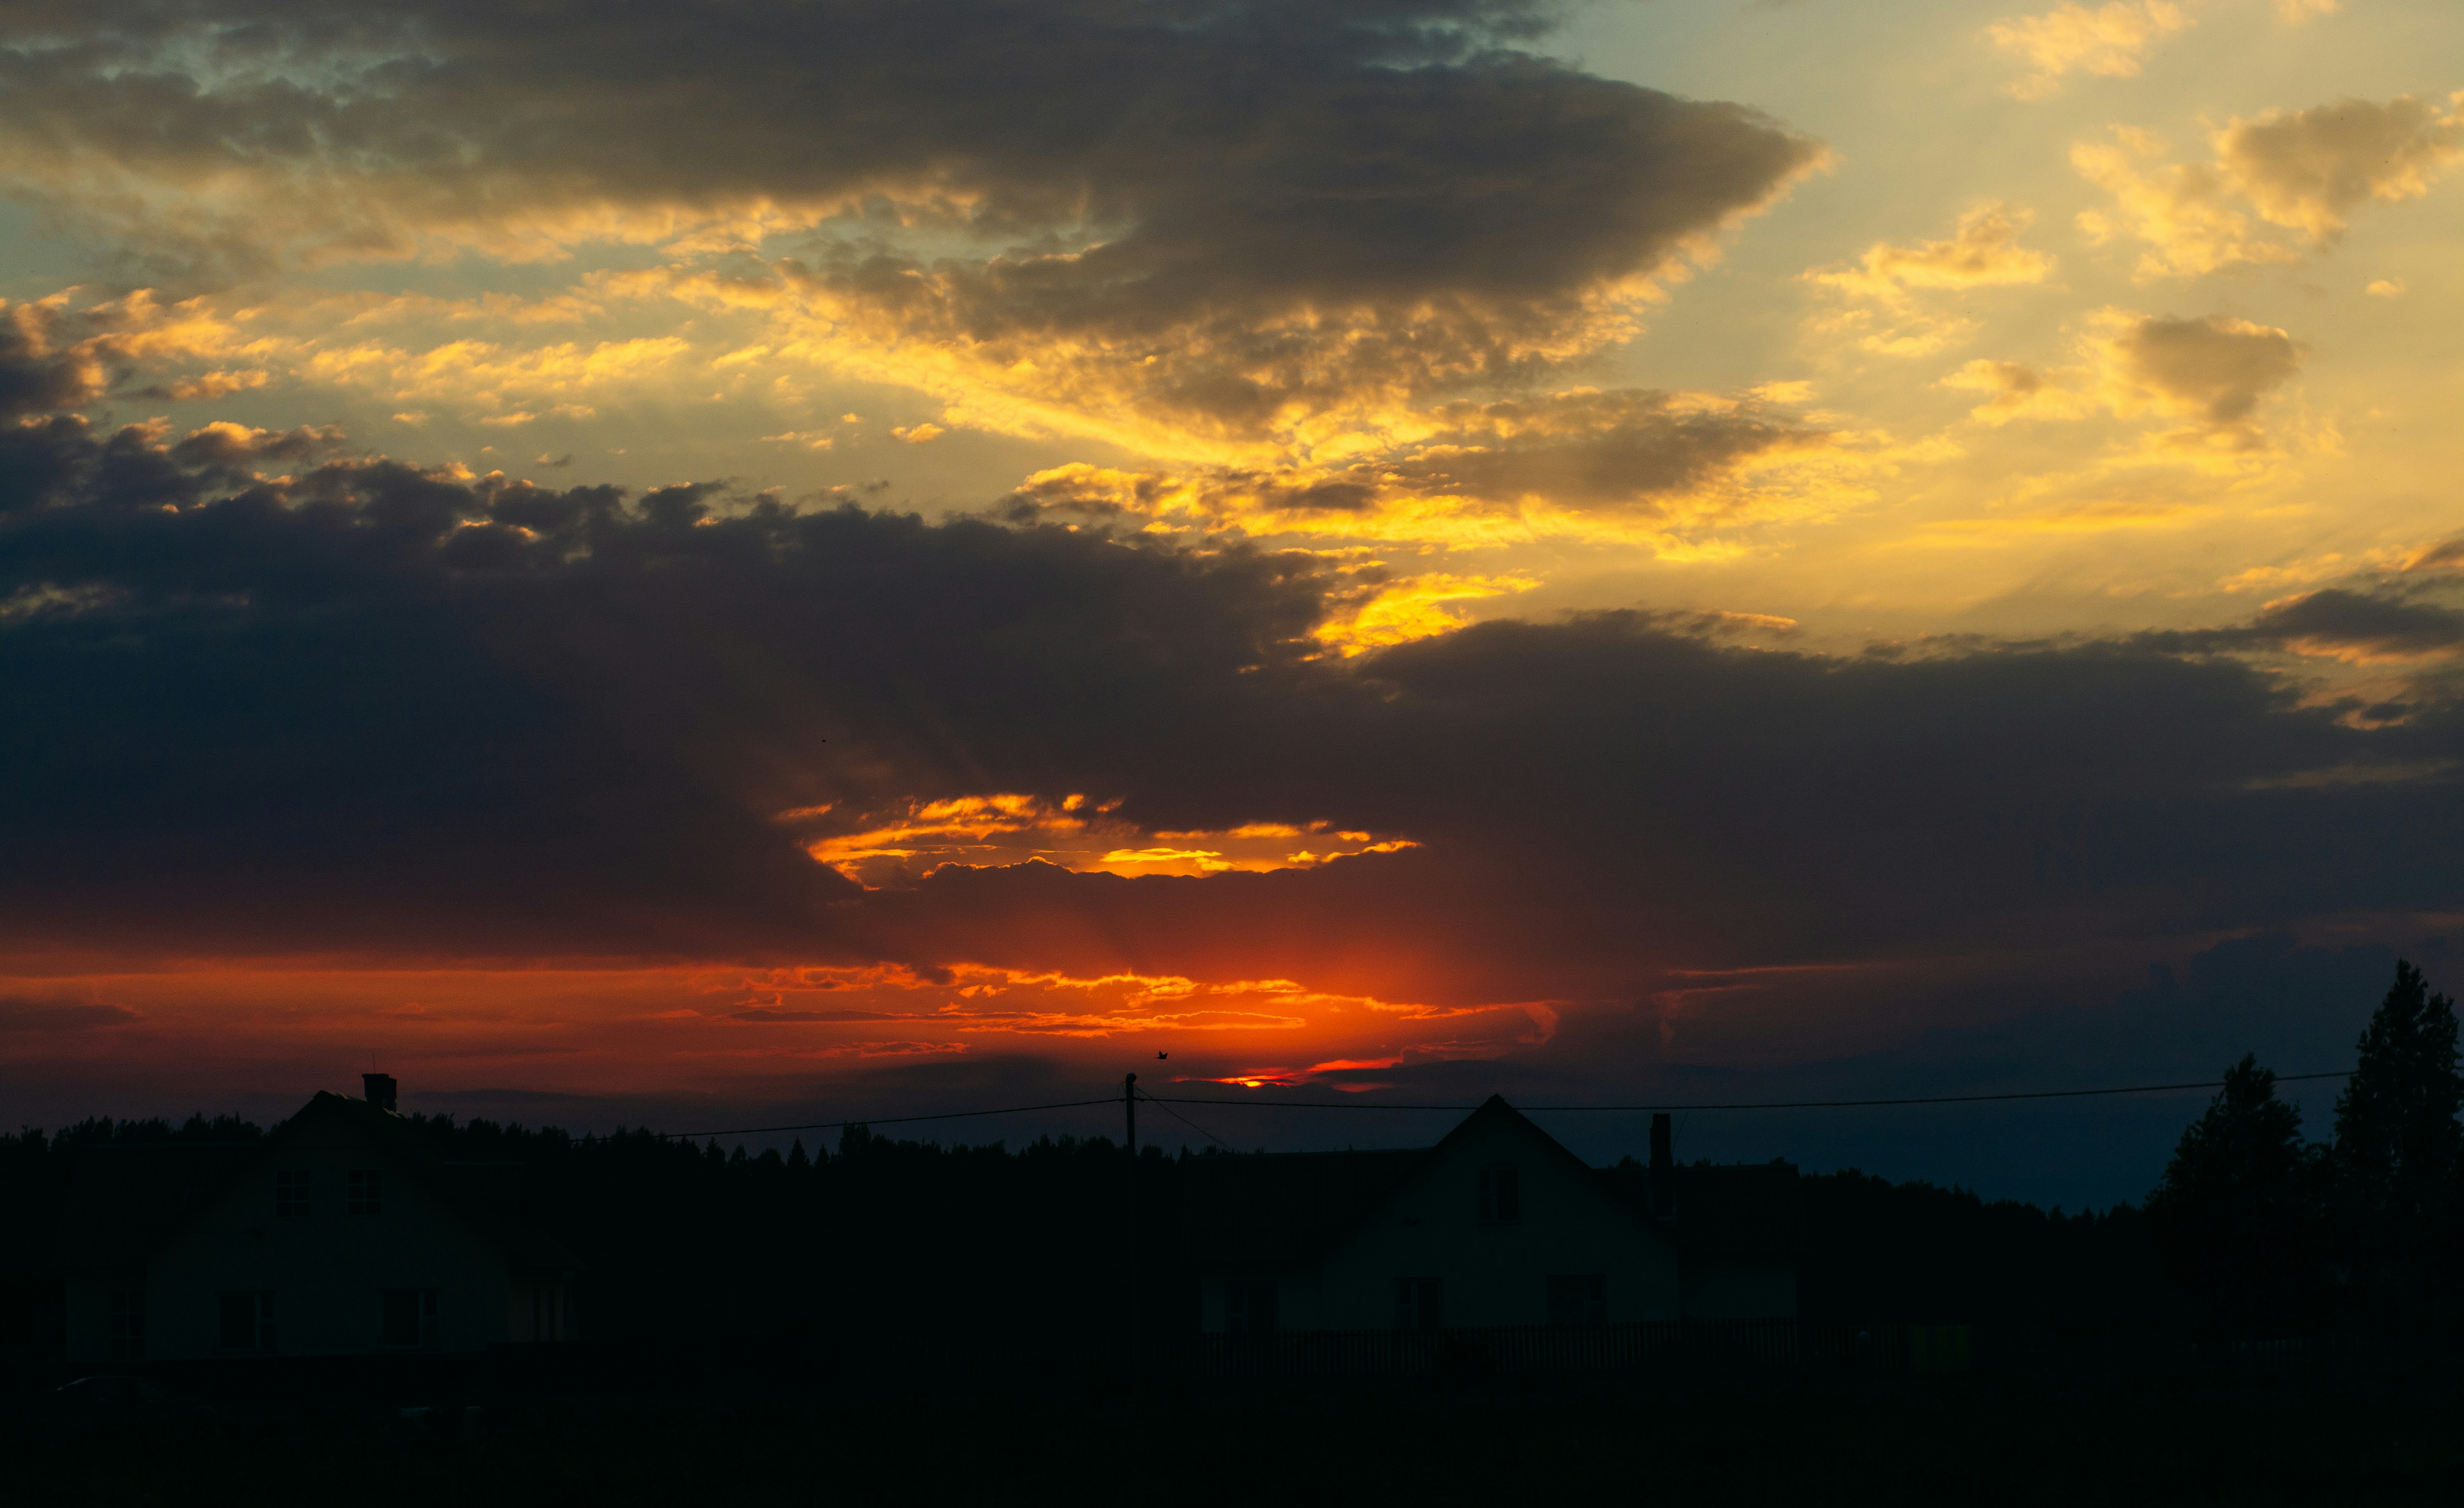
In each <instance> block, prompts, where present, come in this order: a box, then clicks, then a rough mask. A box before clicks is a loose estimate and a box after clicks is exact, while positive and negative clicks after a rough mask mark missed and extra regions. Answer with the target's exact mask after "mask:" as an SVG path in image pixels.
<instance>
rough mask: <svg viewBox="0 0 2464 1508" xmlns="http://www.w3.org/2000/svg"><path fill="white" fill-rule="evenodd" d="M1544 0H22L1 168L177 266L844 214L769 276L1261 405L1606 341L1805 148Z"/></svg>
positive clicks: (954, 328) (1169, 386)
mask: <svg viewBox="0 0 2464 1508" xmlns="http://www.w3.org/2000/svg"><path fill="white" fill-rule="evenodd" d="M1554 10H1555V8H1554V7H1551V6H1543V5H1533V4H1526V3H1517V0H1383V3H1379V0H1353V3H1347V4H1318V3H1307V4H1303V3H1287V0H1178V3H1173V0H1166V3H1160V4H1133V3H1129V0H1076V3H1066V0H1065V3H1054V0H1015V3H1011V0H841V3H836V4H829V5H807V4H794V3H787V0H731V3H721V4H716V5H704V6H690V7H679V6H675V5H669V4H649V3H640V0H636V3H614V4H609V3H598V0H551V3H542V4H533V5H520V6H506V5H497V4H486V3H480V0H409V3H395V4H382V5H376V6H369V7H363V8H354V9H352V10H351V11H347V12H337V11H334V9H333V8H331V7H329V6H323V5H307V4H296V5H295V4H288V3H285V0H199V3H196V4H190V5H180V6H166V7H164V8H161V9H159V10H157V9H148V8H144V7H138V8H129V7H114V8H113V9H112V11H111V12H110V17H109V20H108V23H107V24H106V23H105V22H104V21H103V20H102V19H101V18H100V17H99V16H98V14H97V13H96V12H93V11H89V10H85V9H82V8H60V9H52V8H47V7H34V8H30V9H13V10H12V11H10V12H8V13H6V14H5V15H0V172H5V173H6V176H7V179H8V180H9V181H10V182H11V184H12V185H13V187H14V189H15V191H17V192H18V193H20V194H23V195H28V196H31V197H33V198H34V199H37V200H39V201H41V202H43V203H45V204H47V205H50V206H52V207H54V208H55V209H60V210H63V211H69V212H73V213H76V214H81V215H85V216H87V217H89V218H99V220H100V221H101V222H103V223H105V224H106V227H107V228H116V229H117V230H119V231H121V232H122V233H125V234H126V235H127V236H129V237H131V238H132V239H133V241H134V242H135V243H136V244H139V245H141V246H143V247H150V248H151V249H152V250H153V251H155V252H160V253H164V254H165V255H188V256H190V257H191V258H192V259H195V260H197V263H198V266H199V268H200V269H203V268H206V267H207V266H209V264H211V263H213V262H215V261H216V260H218V259H219V260H223V261H226V262H229V263H231V265H232V267H233V268H234V269H236V270H246V269H248V268H251V267H257V266H261V265H262V264H264V262H265V261H266V260H267V259H268V258H273V259H277V260H278V259H280V258H282V257H284V256H288V255H301V256H306V257H310V258H312V259H314V258H319V257H330V256H356V255H404V254H406V253H407V252H409V251H410V250H412V249H413V248H414V247H416V246H418V245H419V244H421V242H422V240H423V238H424V237H429V236H434V235H443V236H446V237H448V238H449V239H456V240H466V241H473V242H476V243H477V244H480V245H482V246H488V247H494V248H495V249H498V250H506V249H509V248H510V249H513V250H515V251H517V253H518V254H519V255H539V253H540V250H541V248H542V246H546V245H552V244H555V243H557V242H560V241H562V240H569V239H573V238H587V237H588V236H590V235H593V234H600V233H611V232H613V231H614V230H615V229H616V221H617V218H621V217H623V216H626V215H632V216H635V217H636V223H637V225H646V226H664V227H668V228H669V229H671V230H672V229H675V228H679V227H681V226H683V225H687V224H691V223H694V222H695V221H696V219H697V218H698V217H704V216H715V217H717V218H718V219H720V220H722V221H724V220H727V219H728V218H729V217H730V216H737V215H742V214H745V213H748V212H754V211H759V210H761V209H762V208H763V207H781V206H783V207H785V209H786V212H787V214H788V217H789V221H790V222H796V221H798V219H799V217H803V219H809V217H810V216H811V215H813V214H816V213H822V214H828V215H832V216H835V218H832V219H831V220H829V222H828V224H827V226H826V228H825V233H823V234H822V235H820V236H819V237H818V238H817V245H816V246H815V248H814V250H813V251H812V253H811V254H810V255H806V256H804V257H803V258H801V259H798V260H793V261H786V262H781V263H779V264H777V265H776V266H775V267H774V268H773V269H772V270H771V271H772V276H773V277H775V278H776V280H777V286H778V287H779V288H781V289H782V290H786V291H787V295H788V296H790V297H804V298H820V299H826V300H827V301H829V302H830V304H831V306H832V308H833V309H834V311H835V312H836V314H837V315H838V316H839V317H841V318H847V317H855V318H857V319H859V322H867V323H869V324H871V325H875V326H878V328H877V329H875V330H873V331H872V332H871V333H872V334H874V335H875V336H876V337H878V338H880V339H883V340H886V341H896V340H929V341H935V342H939V343H951V344H966V345H969V346H971V347H982V348H985V349H989V350H994V351H996V352H999V351H1000V350H1001V349H1003V348H1005V347H1007V346H1008V345H1009V344H1012V343H1016V344H1020V345H1022V346H1037V347H1042V346H1045V345H1047V344H1048V343H1049V342H1050V341H1051V340H1052V339H1054V338H1056V337H1075V338H1079V339H1082V340H1089V341H1092V342H1094V343H1096V344H1097V345H1098V346H1100V347H1101V348H1102V349H1103V351H1104V352H1106V353H1108V354H1106V355H1105V356H1104V357H1103V358H1102V359H1103V360H1104V361H1107V362H1112V363H1115V364H1117V363H1118V362H1121V361H1126V362H1129V363H1131V364H1133V365H1134V366H1137V367H1139V368H1142V369H1138V370H1134V371H1127V372H1123V371H1111V372H1110V374H1109V376H1107V377H1106V378H1104V379H1103V381H1104V383H1105V384H1107V385H1109V386H1119V385H1122V384H1125V383H1127V384H1133V385H1134V386H1136V387H1137V388H1139V389H1140V391H1141V395H1142V400H1143V401H1144V402H1146V403H1148V404H1150V405H1153V406H1155V407H1156V408H1158V409H1160V410H1169V411H1175V412H1181V413H1187V414H1193V415H1202V416H1205V417H1207V418H1208V419H1210V420H1212V421H1213V422H1216V423H1220V424H1223V425H1227V426H1230V427H1232V428H1235V429H1241V430H1254V429H1255V428H1257V427H1258V426H1259V425H1261V424H1263V423H1264V422H1265V420H1266V419H1267V418H1268V417H1269V416H1270V415H1271V414H1273V413H1274V412H1275V411H1276V410H1277V409H1278V407H1279V406H1280V405H1285V404H1288V403H1290V402H1292V401H1295V400H1311V401H1321V402H1322V401H1329V400H1331V399H1332V398H1334V397H1338V396H1342V395H1347V394H1350V393H1353V392H1354V391H1356V390H1358V389H1361V388H1380V387H1391V386H1392V385H1394V384H1396V383H1402V384H1405V385H1410V384H1416V383H1420V382H1425V381H1433V380H1434V381H1457V380H1463V379H1466V378H1478V377H1485V376H1497V375H1502V374H1505V373H1507V372H1510V371H1513V370H1517V369H1521V368H1523V367H1525V366H1529V365H1530V364H1532V363H1534V362H1540V363H1545V362H1547V361H1549V360H1552V359H1554V358H1555V356H1556V355H1559V354H1562V353H1563V352H1564V351H1565V350H1566V349H1569V348H1589V347H1590V346H1592V345H1595V344H1598V340H1599V339H1601V338H1602V336H1601V335H1600V333H1599V332H1597V331H1594V332H1592V333H1589V334H1586V333H1583V332H1584V331H1585V329H1586V327H1587V326H1588V325H1590V324H1594V323H1596V322H1598V318H1599V309H1598V307H1597V302H1598V299H1599V298H1600V296H1601V295H1602V293H1603V291H1604V290H1608V289H1611V288H1614V287H1616V286H1617V285H1618V284H1619V283H1620V282H1621V281H1623V280H1625V279H1629V278H1632V277H1637V276H1640V275H1647V274H1649V273H1651V272H1653V271H1655V270H1657V269H1660V268H1661V267H1663V266H1664V265H1666V264H1667V263H1668V262H1669V261H1670V259H1671V258H1672V257H1674V256H1676V255H1678V254H1679V253H1680V251H1681V250H1682V249H1683V248H1684V247H1685V246H1687V245H1688V244H1690V243H1692V242H1694V241H1696V240H1698V239H1699V238H1700V237H1702V236H1704V235H1705V233H1710V232H1712V231H1715V230H1717V229H1718V228H1720V227H1721V226H1723V225H1725V224H1727V223H1728V222H1729V221H1731V220H1733V219H1734V218H1736V217H1737V216H1738V215H1740V214H1742V213H1745V212H1748V211H1752V210H1754V209H1756V208H1758V207H1760V206H1762V205H1764V204H1766V203H1768V202H1769V201H1770V200H1771V198H1772V197H1773V196H1775V195H1776V194H1777V193H1778V192H1779V191H1780V190H1781V189H1782V188H1785V186H1786V185H1787V184H1788V183H1790V182H1791V181H1793V179H1794V178H1795V177H1796V176H1798V175H1799V174H1801V173H1802V172H1804V171H1806V170H1807V169H1808V168H1809V167H1810V166H1813V165H1814V163H1815V161H1816V160H1817V159H1818V157H1819V155H1820V151H1819V148H1817V147H1816V146H1815V144H1812V143H1809V142H1807V141H1805V140H1803V139H1802V138H1799V137H1796V136H1794V135H1792V134H1790V133H1789V132H1787V131H1785V130H1783V129H1781V128H1779V127H1778V126H1777V125H1776V124H1774V123H1773V122H1770V121H1768V120H1765V119H1764V118H1762V117H1760V116H1758V115H1756V114H1755V113H1754V112H1752V111H1750V110H1747V109H1744V108H1742V107H1739V106H1736V105H1731V104H1722V103H1705V102H1698V101H1691V100H1680V99H1676V98H1673V97H1671V96H1668V95H1665V94H1661V93H1658V92H1655V91H1652V90H1648V89H1643V88H1639V87H1637V86H1635V85H1632V84H1627V83H1622V82H1617V81H1614V80H1609V79H1604V78H1596V77H1594V76H1592V75H1589V74H1586V73H1583V72H1581V71H1580V70H1578V69H1575V68H1572V67H1569V66H1567V65H1565V64H1563V63H1559V62H1555V61H1552V60H1549V59H1546V58H1542V57H1539V56H1536V55H1531V54H1529V53H1525V52H1518V51H1514V50H1512V49H1511V47H1510V45H1509V44H1511V43H1513V42H1514V41H1516V40H1517V39H1519V38H1523V37H1527V36H1529V35H1531V34H1534V33H1536V32H1538V31H1540V30H1542V29H1544V25H1545V23H1546V22H1547V21H1548V20H1549V19H1550V17H1551V14H1552V13H1553V11H1554ZM9 44H13V45H9ZM131 181H134V182H138V183H144V184H150V185H157V186H162V188H164V189H165V191H166V192H167V193H168V194H170V196H171V197H173V198H178V196H179V195H180V193H181V192H182V191H184V190H187V189H189V188H200V187H202V186H207V185H211V186H212V188H213V189H214V196H213V198H212V199H210V200H208V199H205V198H198V199H195V200H192V201H183V203H184V208H182V209H181V210H179V211H177V212H176V213H166V214H165V215H163V216H158V217H155V218H152V219H146V218H143V214H144V213H146V211H141V210H138V209H135V208H132V207H134V206H140V205H143V204H146V203H150V202H152V201H151V200H149V199H147V197H146V196H145V195H142V194H141V195H130V194H127V193H124V192H118V191H116V188H118V187H119V186H122V185H124V184H125V183H127V182H131ZM251 186H253V188H252V187H251ZM113 216H122V217H123V221H124V223H123V222H116V221H114V220H113V218H112V217H113ZM127 216H139V218H125V217H127ZM218 216H219V217H220V218H219V219H218V218H217V217H218ZM650 233H653V234H655V233H656V232H650ZM919 236H922V237H926V238H928V239H930V240H932V241H935V242H937V245H936V247H935V251H933V252H931V253H927V252H923V251H920V250H919V249H918V248H917V246H916V244H915V241H916V238H917V237H919ZM722 238H724V237H722ZM184 247H185V252H183V251H182V250H181V249H182V248H184ZM201 275H203V274H202V273H201ZM1328 319H1331V320H1333V321H1335V322H1336V323H1337V325H1339V328H1329V327H1321V325H1320V324H1319V323H1318V322H1319V321H1322V320H1328ZM1570 341H1571V342H1572V346H1571V347H1570V346H1569V344H1568V343H1569V342H1570ZM1122 346H1134V347H1136V348H1135V349H1132V350H1122V349H1116V347H1122ZM1042 354H1043V356H1044V357H1045V359H1046V360H1049V359H1050V358H1051V352H1049V351H1048V350H1045V351H1043V352H1042ZM1087 359H1089V360H1093V359H1095V358H1092V357H1089V358H1087ZM1150 361H1152V362H1155V363H1158V364H1160V365H1159V366H1157V367H1155V368H1154V369H1143V368H1145V367H1146V366H1147V364H1148V363H1149V362H1150ZM1007 364H1008V363H1007V361H1004V362H1003V363H1001V365H1004V366H1005V365H1007ZM1082 396H1085V395H1082ZM1088 401H1098V400H1096V399H1092V398H1090V399H1089V400H1088Z"/></svg>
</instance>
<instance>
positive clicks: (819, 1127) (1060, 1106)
mask: <svg viewBox="0 0 2464 1508" xmlns="http://www.w3.org/2000/svg"><path fill="white" fill-rule="evenodd" d="M1120 1102H1121V1097H1120V1096H1118V1095H1107V1096H1105V1097H1104V1098H1101V1099H1064V1100H1062V1101H1060V1102H1059V1103H1057V1104H1049V1105H1004V1106H1002V1107H1001V1108H1000V1109H998V1110H943V1111H940V1112H937V1113H936V1114H934V1115H929V1116H856V1117H853V1118H851V1119H849V1120H807V1121H805V1122H804V1123H803V1124H802V1125H793V1126H737V1128H736V1129H735V1130H733V1131H661V1132H659V1133H657V1135H658V1136H659V1138H660V1139H661V1140H662V1141H668V1142H693V1141H698V1140H700V1139H701V1138H703V1137H706V1136H765V1135H767V1134H769V1133H770V1132H773V1131H836V1130H839V1129H840V1128H842V1127H845V1126H897V1125H906V1124H908V1123H909V1122H911V1121H915V1120H965V1119H966V1118H968V1117H970V1116H1018V1115H1024V1114H1026V1113H1027V1112H1028V1111H1030V1110H1075V1109H1077V1108H1078V1107H1080V1106H1081V1105H1117V1104H1119V1103H1120Z"/></svg>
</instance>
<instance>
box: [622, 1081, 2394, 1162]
mask: <svg viewBox="0 0 2464 1508" xmlns="http://www.w3.org/2000/svg"><path fill="white" fill-rule="evenodd" d="M2352 1074H2353V1071H2352V1070H2351V1069H2349V1068H2340V1069H2334V1070H2331V1071H2329V1072H2326V1073H2320V1074H2278V1075H2276V1076H2275V1078H2274V1082H2276V1083H2279V1084H2299V1083H2306V1082H2309V1081H2311V1080H2314V1079H2321V1078H2349V1077H2351V1076H2352ZM2223 1086H2224V1081H2223V1080H2222V1079H2214V1078H2205V1079H2197V1080H2193V1081H2190V1082H2187V1083H2176V1084H2123V1085H2117V1086H2114V1087H2111V1088H2105V1089H2027V1090H2008V1091H2004V1092H2002V1093H1999V1094H1991V1095H1908V1096H1901V1097H1897V1098H1883V1099H1765V1100H1731V1101H1721V1102H1711V1101H1694V1102H1686V1101H1680V1100H1667V1101H1661V1102H1658V1103H1637V1104H1623V1105H1522V1106H1518V1107H1517V1108H1518V1109H1521V1110H1524V1111H1526V1112H1529V1113H1530V1114H1534V1115H1544V1114H1558V1113H1567V1114H1584V1115H1598V1114H1616V1113H1620V1112H1624V1113H1632V1112H1639V1111H1661V1112H1668V1113H1672V1114H1674V1113H1691V1112H1694V1111H1707V1110H1856V1109H1872V1108H1881V1107H1886V1106H1892V1105H1973V1104H1988V1103H1992V1102H1995V1101H2003V1100H2019V1099H2085V1098H2097V1097H2101V1096H2108V1095H2156V1094H2166V1093H2169V1092H2173V1091H2179V1090H2186V1089H2220V1088H2222V1087H2223ZM1137 1098H1139V1099H1140V1100H1142V1101H1144V1102H1145V1103H1147V1104H1151V1105H1160V1106H1162V1107H1163V1108H1164V1111H1165V1113H1166V1114H1168V1115H1170V1116H1172V1117H1173V1118H1174V1119H1176V1120H1179V1121H1180V1122H1181V1124H1183V1125H1185V1126H1188V1127H1189V1128H1190V1129H1191V1130H1193V1131H1196V1132H1198V1133H1199V1135H1201V1136H1204V1137H1206V1138H1207V1139H1208V1140H1210V1141H1212V1142H1215V1143H1216V1144H1217V1145H1219V1146H1223V1147H1227V1148H1228V1147H1229V1146H1230V1145H1231V1143H1229V1142H1225V1141H1224V1140H1223V1139H1222V1138H1221V1137H1219V1136H1217V1135H1215V1133H1214V1132H1212V1131H1209V1130H1207V1129H1206V1128H1205V1127H1204V1126H1201V1125H1199V1123H1198V1122H1197V1121H1195V1120H1190V1119H1189V1118H1188V1117H1186V1116H1183V1115H1181V1114H1180V1113H1179V1112H1178V1111H1177V1110H1174V1109H1173V1108H1172V1107H1173V1106H1175V1105H1215V1106H1220V1107H1221V1108H1223V1109H1226V1110H1423V1111H1426V1110H1444V1111H1456V1112H1462V1111H1470V1110H1477V1109H1479V1108H1480V1106H1479V1105H1477V1104H1442V1105H1441V1104H1418V1103H1397V1102H1395V1101H1392V1100H1358V1099H1355V1100H1351V1101H1344V1100H1321V1099H1221V1098H1204V1099H1201V1098H1191V1097H1188V1096H1177V1095H1150V1094H1146V1093H1143V1092H1140V1093H1139V1094H1138V1097H1137ZM1120 1102H1121V1097H1120V1096H1118V1095H1107V1096H1104V1097H1103V1098H1098V1099H1064V1100H1057V1101H1054V1102H1052V1103H1050V1104H1042V1105H1003V1106H1000V1107H998V1108H995V1109H990V1110H943V1111H936V1112H934V1113H933V1114H930V1115H917V1116H850V1117H848V1118H847V1119H846V1120H808V1121H804V1122H803V1123H801V1124H797V1125H779V1126H738V1127H736V1128H734V1129H732V1130H725V1131H667V1132H659V1133H655V1134H656V1135H658V1136H660V1137H661V1138H662V1139H664V1140H668V1141H685V1142H693V1141H699V1140H701V1139H703V1138H705V1137H722V1136H766V1135H769V1134H771V1133H773V1132H780V1131H831V1130H838V1129H841V1128H844V1127H847V1126H886V1125H912V1124H913V1123H915V1122H917V1121H922V1120H967V1119H970V1118H973V1117H978V1116H1012V1115H1026V1114H1030V1113H1032V1112H1035V1111H1039V1110H1078V1109H1083V1108H1085V1107H1087V1106H1089V1105H1117V1104H1119V1103H1120Z"/></svg>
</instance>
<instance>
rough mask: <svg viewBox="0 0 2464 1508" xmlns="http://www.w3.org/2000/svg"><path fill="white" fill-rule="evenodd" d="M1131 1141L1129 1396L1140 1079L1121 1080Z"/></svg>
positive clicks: (1133, 1373) (1133, 1366) (1134, 1335)
mask: <svg viewBox="0 0 2464 1508" xmlns="http://www.w3.org/2000/svg"><path fill="white" fill-rule="evenodd" d="M1121 1111H1122V1113H1123V1114H1124V1115H1125V1116H1127V1117H1128V1118H1129V1133H1130V1137H1129V1142H1130V1396H1131V1397H1132V1398H1135V1397H1137V1396H1138V1361H1139V1357H1138V1076H1137V1075H1135V1074H1132V1075H1130V1076H1128V1077H1126V1078H1124V1079H1122V1080H1121Z"/></svg>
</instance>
